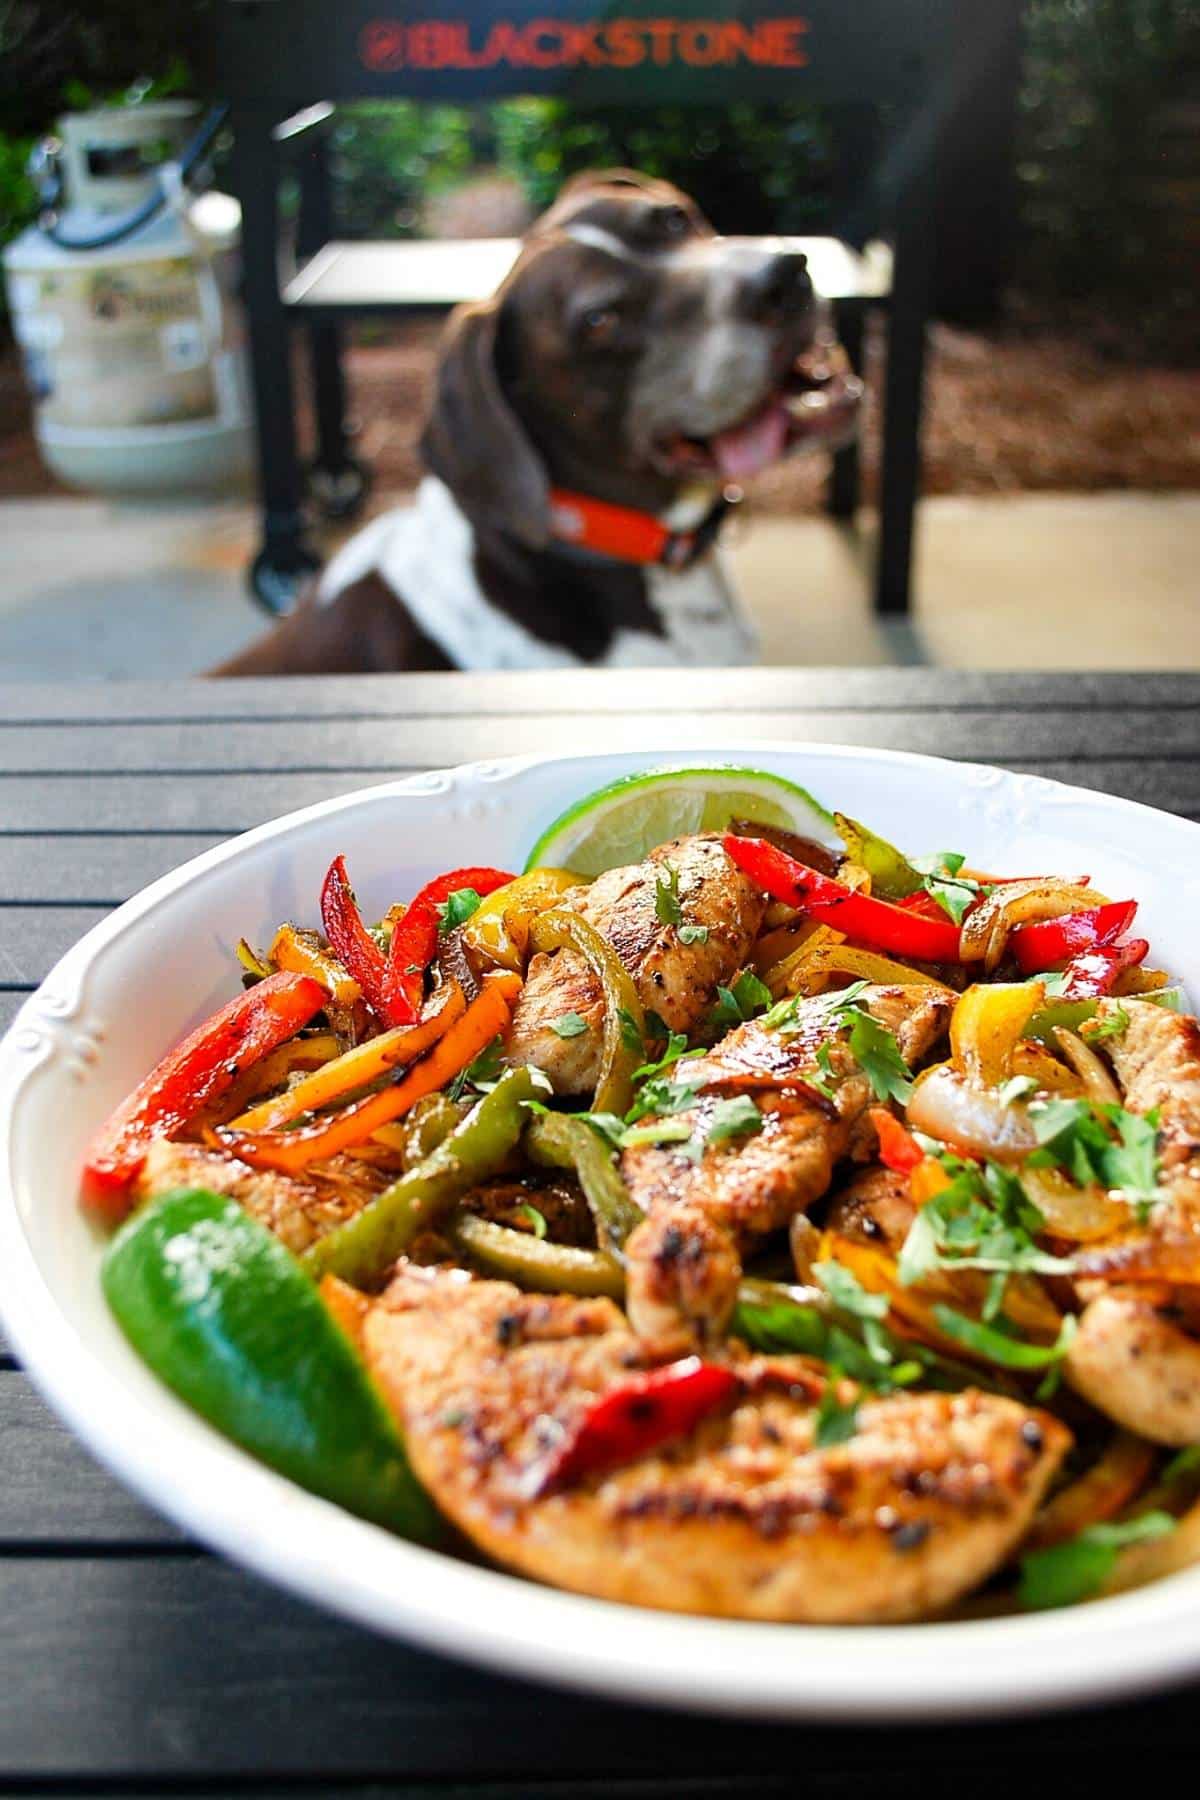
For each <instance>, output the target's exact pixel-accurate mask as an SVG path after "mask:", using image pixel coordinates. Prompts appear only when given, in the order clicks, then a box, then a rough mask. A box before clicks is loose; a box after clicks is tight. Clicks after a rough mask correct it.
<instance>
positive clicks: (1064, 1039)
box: [1054, 1025, 1121, 1106]
mask: <svg viewBox="0 0 1200 1800" xmlns="http://www.w3.org/2000/svg"><path fill="white" fill-rule="evenodd" d="M1054 1041H1055V1043H1056V1044H1057V1045H1058V1047H1059V1049H1060V1050H1061V1051H1062V1053H1063V1055H1064V1056H1065V1057H1066V1059H1067V1061H1068V1062H1069V1063H1070V1065H1071V1067H1072V1068H1073V1069H1074V1071H1075V1073H1076V1074H1077V1075H1078V1077H1079V1079H1080V1081H1082V1083H1083V1089H1084V1092H1085V1094H1086V1095H1087V1097H1088V1099H1089V1100H1096V1101H1098V1102H1099V1103H1100V1105H1102V1106H1120V1104H1121V1092H1120V1089H1119V1088H1118V1087H1117V1084H1116V1082H1115V1081H1114V1080H1113V1078H1112V1076H1111V1075H1110V1074H1109V1072H1108V1070H1107V1069H1106V1068H1105V1066H1104V1064H1103V1063H1102V1062H1101V1060H1100V1058H1099V1057H1098V1056H1097V1055H1096V1052H1095V1051H1094V1050H1093V1049H1092V1048H1091V1046H1090V1045H1088V1044H1085V1043H1084V1041H1083V1039H1082V1038H1081V1037H1077V1036H1076V1034H1075V1033H1074V1032H1073V1031H1066V1030H1064V1029H1063V1027H1062V1026H1061V1025H1056V1026H1055V1027H1054Z"/></svg>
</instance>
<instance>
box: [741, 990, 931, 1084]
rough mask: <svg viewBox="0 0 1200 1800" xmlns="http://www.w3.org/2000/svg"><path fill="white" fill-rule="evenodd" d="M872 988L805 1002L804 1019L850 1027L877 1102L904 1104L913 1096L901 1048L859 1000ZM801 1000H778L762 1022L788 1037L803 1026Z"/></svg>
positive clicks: (853, 1049) (855, 1053)
mask: <svg viewBox="0 0 1200 1800" xmlns="http://www.w3.org/2000/svg"><path fill="white" fill-rule="evenodd" d="M869 986H870V983H869V982H867V981H853V982H851V984H850V986H849V987H846V988H841V989H839V990H837V991H836V992H834V993H832V994H822V995H821V996H820V998H819V999H816V1000H814V999H812V998H807V999H805V1000H804V1007H805V1011H804V1015H803V1016H804V1020H805V1023H806V1024H810V1023H811V1022H812V1020H813V1015H814V1013H815V1014H816V1015H818V1016H821V1015H823V1016H824V1017H825V1018H826V1019H828V1021H829V1025H830V1028H831V1029H832V1030H838V1029H842V1028H848V1034H849V1035H848V1038H847V1042H848V1043H849V1046H850V1053H851V1055H852V1056H853V1057H854V1059H855V1061H856V1062H857V1063H858V1065H859V1067H860V1068H861V1070H862V1072H863V1074H864V1075H865V1076H866V1077H867V1080H868V1081H869V1082H870V1084H871V1091H872V1093H873V1094H874V1095H875V1098H876V1099H877V1100H898V1101H899V1102H900V1103H901V1105H903V1104H904V1103H905V1102H906V1101H907V1100H908V1098H909V1095H910V1094H911V1093H912V1078H911V1076H910V1075H909V1072H908V1064H907V1063H906V1062H905V1060H904V1058H903V1057H902V1056H901V1054H900V1047H899V1045H898V1044H897V1042H896V1040H895V1038H894V1037H893V1035H892V1033H891V1032H890V1031H889V1030H888V1028H887V1026H886V1025H881V1024H880V1023H879V1020H878V1019H876V1018H874V1017H873V1016H872V1014H871V1013H869V1012H868V1011H867V1010H866V1008H865V1007H864V1006H860V1005H859V998H860V996H861V995H862V994H863V993H864V992H865V990H866V989H867V988H868V987H869ZM800 1005H801V997H800V996H799V995H795V994H793V995H789V997H788V998H787V999H786V1000H780V1001H778V1002H777V1003H776V1004H775V1005H774V1006H773V1007H772V1008H771V1010H770V1012H769V1013H767V1014H766V1016H765V1017H764V1019H763V1024H764V1025H766V1026H767V1027H768V1028H769V1029H771V1030H773V1031H778V1032H780V1033H781V1034H782V1035H783V1036H785V1037H786V1036H787V1035H788V1034H789V1033H790V1032H795V1031H798V1030H800V1029H802V1027H801V1026H800V1025H799V1024H798V1022H797V1021H798V1019H799V1017H800V1010H799V1009H800Z"/></svg>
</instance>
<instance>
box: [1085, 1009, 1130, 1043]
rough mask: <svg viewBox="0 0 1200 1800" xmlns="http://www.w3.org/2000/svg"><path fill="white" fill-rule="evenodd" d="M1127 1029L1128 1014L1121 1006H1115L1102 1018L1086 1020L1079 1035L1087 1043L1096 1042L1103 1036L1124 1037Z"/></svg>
mask: <svg viewBox="0 0 1200 1800" xmlns="http://www.w3.org/2000/svg"><path fill="white" fill-rule="evenodd" d="M1128 1030H1129V1014H1128V1013H1127V1012H1126V1011H1125V1008H1124V1007H1123V1006H1117V1007H1114V1008H1113V1010H1112V1012H1110V1013H1109V1014H1108V1015H1107V1016H1106V1017H1105V1018H1103V1019H1089V1020H1086V1021H1085V1022H1084V1025H1083V1028H1082V1030H1081V1032H1080V1036H1081V1037H1085V1038H1086V1039H1087V1041H1088V1043H1089V1044H1098V1043H1100V1042H1101V1041H1102V1040H1103V1039H1104V1038H1114V1037H1124V1035H1125V1033H1126V1032H1127V1031H1128Z"/></svg>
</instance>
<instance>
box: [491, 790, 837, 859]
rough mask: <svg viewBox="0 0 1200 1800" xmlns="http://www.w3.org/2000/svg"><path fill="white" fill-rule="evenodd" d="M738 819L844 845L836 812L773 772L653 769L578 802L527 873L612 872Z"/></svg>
mask: <svg viewBox="0 0 1200 1800" xmlns="http://www.w3.org/2000/svg"><path fill="white" fill-rule="evenodd" d="M731 819H750V820H752V821H753V823H754V824H756V825H772V826H775V827H776V828H777V829H778V830H781V831H794V832H797V833H798V834H799V835H800V836H801V837H809V838H815V839H816V840H817V842H818V843H821V844H826V845H830V846H836V845H837V844H838V842H839V840H838V835H837V830H836V827H835V826H834V822H833V815H832V814H831V813H829V812H827V811H826V810H825V808H824V807H823V806H822V805H821V804H820V802H819V801H818V800H814V799H813V797H812V795H811V794H810V793H809V792H808V791H807V789H805V788H802V787H797V785H796V783H795V782H794V781H787V780H785V778H784V777H783V776H782V775H772V774H770V773H768V771H767V770H765V769H740V768H737V767H735V766H733V765H732V764H728V763H727V764H724V765H721V766H719V767H716V768H703V769H702V768H679V767H677V768H669V769H647V770H646V771H645V772H644V773H642V774H639V775H623V776H622V777H621V779H620V780H619V781H613V782H610V783H609V785H608V786H607V787H602V788H597V790H596V792H595V793H594V794H588V795H587V796H586V798H585V799H583V800H577V801H576V802H575V804H574V806H571V807H568V809H567V811H566V812H564V813H561V814H560V815H559V817H558V818H557V819H555V821H554V823H553V825H551V826H550V827H549V828H548V829H547V830H546V831H544V832H543V833H542V835H541V837H540V838H539V839H538V841H537V843H536V844H535V845H534V846H533V849H532V850H531V851H530V852H529V859H528V861H527V862H526V864H525V867H526V869H538V868H558V869H576V870H578V872H579V874H581V875H600V874H602V873H603V871H604V870H605V869H617V868H621V867H622V866H623V865H624V864H626V863H636V862H640V861H641V860H642V858H643V857H644V856H646V855H647V854H648V853H649V852H650V851H651V850H653V849H654V847H655V845H656V844H665V843H667V842H668V841H669V840H670V839H671V838H676V837H682V836H683V835H684V833H686V832H692V831H723V830H724V829H725V827H726V826H727V825H728V824H729V822H730V820H731Z"/></svg>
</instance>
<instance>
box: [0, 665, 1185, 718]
mask: <svg viewBox="0 0 1200 1800" xmlns="http://www.w3.org/2000/svg"><path fill="white" fill-rule="evenodd" d="M747 696H750V697H751V698H752V700H753V702H754V704H755V705H756V706H758V707H760V708H763V709H768V708H770V709H779V708H786V707H795V708H797V709H804V708H808V709H812V710H816V709H822V708H827V709H833V708H838V707H857V706H865V707H869V708H874V707H882V708H886V709H888V710H891V709H894V708H896V707H906V708H924V709H926V710H933V711H936V712H939V713H945V712H955V711H961V710H965V711H969V712H978V711H980V710H988V711H992V710H995V709H996V708H1013V707H1033V708H1035V709H1037V710H1039V711H1041V710H1047V711H1051V712H1055V713H1058V712H1062V711H1066V710H1070V711H1078V710H1080V709H1085V710H1088V709H1098V710H1101V711H1106V712H1108V713H1110V714H1111V715H1112V716H1113V718H1114V719H1115V720H1116V721H1117V722H1118V724H1119V720H1120V718H1121V717H1122V716H1124V715H1125V714H1127V713H1129V712H1130V711H1132V710H1137V709H1147V708H1148V709H1151V710H1153V709H1156V708H1158V707H1160V706H1188V707H1196V706H1197V705H1200V694H1198V689H1197V684H1196V677H1195V675H1194V674H1191V673H1186V672H1164V673H1161V674H1159V673H1156V674H1151V675H1147V674H1143V673H1136V674H1113V673H1108V672H1103V671H1095V670H1089V671H1084V672H1083V673H1078V674H1077V673H1073V672H1072V673H1067V672H1063V673H1049V674H1046V673H1041V672H1033V671H1017V672H1011V673H1010V672H1002V671H992V670H977V669H976V670H972V669H956V670H952V671H947V670H944V669H915V668H909V669H836V668H835V669H829V668H812V669H793V668H780V669H753V670H746V669H733V670H726V669H689V670H687V671H686V672H684V671H680V672H679V674H678V675H677V676H672V675H671V674H664V672H663V671H662V670H657V669H625V670H622V671H621V672H620V673H619V674H613V673H612V672H611V671H604V670H596V669H578V670H576V669H566V670H556V671H555V673H554V676H553V679H552V680H548V679H547V678H546V676H545V675H544V674H540V673H536V672H527V671H525V672H515V673H509V674H493V675H458V674H452V675H403V676H396V675H355V676H317V677H308V676H303V677H293V678H291V679H289V680H286V681H168V682H159V681H106V682H88V683H80V682H72V683H55V682H45V683H37V684H34V683H29V682H19V683H17V682H14V683H7V684H5V683H0V720H6V721H8V722H9V723H12V724H16V723H24V722H32V721H37V720H44V721H48V722H50V723H55V722H59V723H63V722H65V723H72V722H74V723H78V722H81V721H84V720H89V719H91V720H96V721H103V720H108V721H113V722H118V723H120V722H126V723H128V722H130V721H133V720H141V719H152V720H153V719H272V718H279V719H294V720H311V719H320V718H325V717H335V716H336V717H340V718H349V719H364V718H372V717H380V718H393V717H397V716H399V717H403V718H409V719H411V718H417V717H421V716H430V715H432V716H434V717H438V718H449V717H460V716H464V715H465V716H466V717H468V718H481V717H484V716H503V715H504V714H506V713H519V712H540V713H543V714H546V715H549V716H554V715H556V714H567V715H570V714H571V713H574V712H579V711H583V712H600V711H604V712H609V713H630V712H632V713H636V712H645V713H654V712H656V711H658V710H661V709H663V708H664V707H666V708H675V709H680V708H681V709H682V710H684V711H690V710H692V709H694V708H700V709H702V710H704V711H709V710H722V709H723V708H725V707H730V706H732V707H744V706H745V705H746V703H747Z"/></svg>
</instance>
